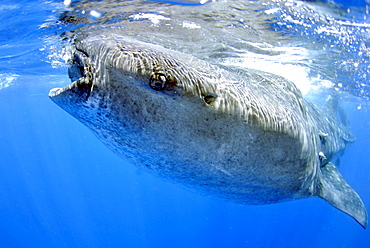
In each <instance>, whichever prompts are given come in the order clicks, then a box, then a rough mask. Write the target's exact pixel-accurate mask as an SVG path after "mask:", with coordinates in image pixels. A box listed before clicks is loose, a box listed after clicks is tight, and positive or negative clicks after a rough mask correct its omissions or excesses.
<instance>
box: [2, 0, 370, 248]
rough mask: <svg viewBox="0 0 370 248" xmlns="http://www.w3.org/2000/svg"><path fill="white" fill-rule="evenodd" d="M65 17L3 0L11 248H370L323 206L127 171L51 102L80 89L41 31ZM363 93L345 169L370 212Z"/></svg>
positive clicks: (6, 207) (346, 220)
mask: <svg viewBox="0 0 370 248" xmlns="http://www.w3.org/2000/svg"><path fill="white" fill-rule="evenodd" d="M351 4H352V6H354V5H355V6H357V7H358V6H360V8H362V9H360V10H359V11H363V13H366V10H367V8H366V7H364V6H366V4H364V2H361V1H354V0H353V1H351ZM58 8H59V5H58V4H56V3H55V2H48V1H41V0H33V1H31V0H27V1H26V0H24V1H16V0H9V1H7V0H6V1H2V2H1V3H0V127H1V129H0V247H4V248H7V247H138V248H140V247H161V248H162V247H192V248H198V247H199V248H201V247H202V248H204V247H302V248H303V247H325V248H329V247H335V248H338V247H370V233H369V230H363V229H362V228H361V227H360V226H359V225H358V224H357V223H356V222H355V221H354V220H353V219H352V218H350V217H349V216H347V215H345V214H343V213H341V212H340V211H338V210H336V209H334V208H333V207H332V206H330V205H329V204H328V203H326V202H324V201H323V200H321V199H319V198H309V199H304V200H299V201H292V202H286V203H281V204H275V205H265V206H243V205H237V204H234V203H229V202H225V201H222V200H220V199H217V198H213V197H205V196H202V195H198V194H195V193H192V192H188V191H186V190H184V189H182V188H181V187H179V186H178V185H174V184H172V183H169V182H164V181H163V180H161V179H159V178H157V177H154V176H152V175H148V174H146V173H143V172H141V171H138V170H137V169H136V168H135V167H133V166H131V165H129V164H125V162H124V161H123V160H122V159H120V158H119V157H117V156H116V155H115V154H113V153H112V152H111V151H109V150H108V149H107V148H106V147H105V146H104V145H102V144H101V143H100V142H99V141H98V140H97V139H96V138H95V137H94V136H93V135H92V134H91V133H90V131H89V130H87V128H86V127H84V126H83V125H82V124H80V123H79V122H78V121H77V120H75V119H74V118H73V117H71V116H70V115H68V114H67V113H66V112H64V111H63V110H62V109H60V108H59V107H58V106H56V105H55V104H54V103H53V102H52V101H50V99H49V98H48V96H47V93H48V91H49V90H50V88H53V87H55V85H65V84H67V83H68V81H69V80H68V76H67V73H66V68H65V67H63V66H59V67H57V68H53V67H54V66H52V65H51V63H50V60H49V59H48V56H49V55H50V52H51V50H52V49H50V43H48V41H47V40H48V38H49V37H50V36H52V35H53V34H52V31H50V30H49V31H45V30H44V29H40V28H39V27H40V25H43V24H44V23H45V20H48V19H51V18H53V16H54V14H55V11H56V10H57V11H58ZM357 13H361V12H357ZM53 31H55V30H53ZM313 38H315V37H313ZM362 41H364V42H365V43H366V42H368V41H366V40H362ZM352 45H353V44H352ZM367 45H369V44H368V43H367ZM353 56H354V57H356V55H353ZM358 56H363V55H358ZM361 59H369V57H366V56H365V57H361ZM366 63H368V61H364V64H366ZM362 73H365V74H366V71H365V72H364V71H362ZM361 76H364V75H362V74H361ZM365 76H366V77H365V78H369V77H368V76H369V75H365ZM363 83H364V84H365V85H366V84H368V81H363ZM354 87H355V86H354ZM356 87H357V88H358V86H357V85H356ZM362 90H363V91H362V94H359V96H358V97H357V98H356V97H353V98H350V99H349V100H347V102H346V105H345V107H346V109H347V111H348V114H349V118H350V120H351V123H352V130H353V132H354V133H355V135H356V136H357V141H356V142H355V143H354V144H352V146H351V147H350V148H349V149H348V150H347V151H346V153H345V155H344V156H343V157H342V158H341V166H340V168H339V169H340V171H341V173H342V174H343V176H344V177H345V178H346V180H347V181H348V182H349V183H350V184H351V186H352V187H353V188H354V189H355V190H356V191H357V192H358V193H359V195H360V196H361V198H362V199H363V201H364V203H365V205H366V206H367V207H368V210H370V157H369V152H370V128H369V126H370V114H369V110H370V108H369V102H368V99H366V97H364V96H366V95H368V94H366V91H368V90H369V89H368V88H366V87H364V88H363V89H362ZM367 93H368V92H367Z"/></svg>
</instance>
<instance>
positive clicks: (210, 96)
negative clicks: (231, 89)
mask: <svg viewBox="0 0 370 248" xmlns="http://www.w3.org/2000/svg"><path fill="white" fill-rule="evenodd" d="M216 98H217V95H215V94H211V93H207V94H205V95H203V99H204V102H205V103H207V104H212V103H213V102H214V101H215V100H216Z"/></svg>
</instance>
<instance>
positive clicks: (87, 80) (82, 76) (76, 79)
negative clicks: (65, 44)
mask: <svg viewBox="0 0 370 248" xmlns="http://www.w3.org/2000/svg"><path fill="white" fill-rule="evenodd" d="M87 60H88V57H87V55H86V54H85V53H83V52H81V51H78V50H76V51H75V52H74V54H73V56H72V58H71V59H70V60H69V61H68V63H69V68H68V76H69V78H70V79H71V81H72V82H71V83H70V84H68V85H66V86H65V87H58V88H53V89H51V90H50V91H49V97H56V96H58V95H60V94H62V93H63V92H66V91H70V92H74V93H76V94H77V95H80V96H84V97H86V99H87V98H88V97H89V96H90V93H91V91H92V87H93V86H92V78H91V72H90V71H91V70H90V69H89V66H88V65H89V64H88V61H87Z"/></svg>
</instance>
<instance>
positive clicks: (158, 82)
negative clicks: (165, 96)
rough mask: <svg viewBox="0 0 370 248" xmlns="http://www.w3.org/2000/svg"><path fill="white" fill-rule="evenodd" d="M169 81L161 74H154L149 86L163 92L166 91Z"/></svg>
mask: <svg viewBox="0 0 370 248" xmlns="http://www.w3.org/2000/svg"><path fill="white" fill-rule="evenodd" d="M166 85H167V79H166V76H165V75H163V74H160V73H156V74H153V75H152V76H151V77H150V81H149V86H150V87H151V88H152V89H153V90H156V91H162V90H165V89H166Z"/></svg>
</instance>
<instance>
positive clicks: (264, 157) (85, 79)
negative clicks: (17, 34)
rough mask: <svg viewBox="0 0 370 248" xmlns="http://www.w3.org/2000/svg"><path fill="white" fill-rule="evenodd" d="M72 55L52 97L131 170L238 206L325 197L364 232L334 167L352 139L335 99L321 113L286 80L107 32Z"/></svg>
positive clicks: (83, 39) (361, 215) (83, 41)
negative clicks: (140, 170) (65, 75)
mask: <svg viewBox="0 0 370 248" xmlns="http://www.w3.org/2000/svg"><path fill="white" fill-rule="evenodd" d="M73 46H74V55H73V59H72V62H71V67H70V69H69V76H70V78H71V80H72V81H73V82H72V83H71V84H70V85H68V86H66V87H64V88H56V89H53V90H51V91H50V93H49V96H50V97H51V99H52V100H53V101H54V102H55V103H56V104H58V105H59V106H60V107H61V108H63V109H64V110H66V111H67V112H68V113H70V114H71V115H73V116H74V117H75V118H77V119H78V120H79V121H81V122H82V123H83V124H85V125H86V126H87V127H89V128H90V129H91V130H92V131H93V132H94V133H95V135H96V136H97V137H98V138H99V139H100V140H101V141H102V142H103V143H104V144H105V145H107V146H108V147H109V148H110V149H111V150H113V151H114V152H115V153H117V154H118V155H120V156H122V157H123V158H125V159H127V160H128V161H130V162H131V163H132V164H135V165H136V166H138V167H140V168H144V169H145V170H148V171H150V172H152V173H154V174H157V175H159V176H161V177H164V178H167V179H170V180H171V181H173V182H179V183H181V184H183V185H185V186H189V187H191V188H193V189H196V190H198V191H200V192H203V193H206V194H212V195H217V196H219V197H221V198H224V199H227V200H231V201H234V202H238V203H242V204H270V203H277V202H283V201H289V200H295V199H301V198H306V197H310V196H319V197H321V198H323V199H325V200H326V201H328V202H329V203H331V204H332V205H333V206H334V207H336V208H338V209H340V210H342V211H343V212H345V213H347V214H349V215H350V216H352V217H353V218H354V219H355V220H356V221H357V222H358V223H360V224H361V225H362V226H363V227H364V228H366V226H367V212H366V208H365V206H364V204H363V202H362V201H361V199H360V197H359V196H358V195H357V193H356V192H355V191H354V190H353V189H352V188H351V187H350V186H349V185H348V184H347V183H346V181H345V180H344V179H343V177H342V176H341V174H340V173H339V172H338V170H337V169H336V168H335V166H334V164H332V163H331V162H330V161H331V160H334V158H335V157H336V156H338V155H340V154H341V153H342V152H343V151H344V149H345V147H346V144H347V143H349V142H353V141H354V140H355V138H354V136H353V134H352V133H351V131H350V129H349V127H348V125H347V122H346V121H345V120H339V119H338V114H337V111H338V104H337V102H336V100H335V98H333V99H331V100H329V101H328V103H327V104H326V106H318V105H316V104H314V103H311V102H309V101H307V100H305V99H304V98H303V96H302V94H301V93H300V91H299V90H298V89H297V88H296V87H295V85H294V84H293V83H291V82H290V81H288V80H286V79H284V78H282V77H280V76H276V75H273V74H269V73H265V72H261V71H257V70H248V69H240V68H233V67H229V68H225V67H222V66H215V65H211V64H208V63H206V62H204V61H202V60H199V59H196V58H194V57H192V56H189V55H186V54H182V53H178V52H175V51H172V50H167V49H165V48H163V47H161V46H157V45H152V44H147V43H142V42H139V41H136V40H133V39H131V38H128V37H125V36H122V35H120V34H115V33H113V32H111V31H109V32H106V31H95V32H91V33H87V32H86V33H85V34H84V35H80V36H77V38H76V39H75V41H74V45H73ZM339 111H340V109H339Z"/></svg>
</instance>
